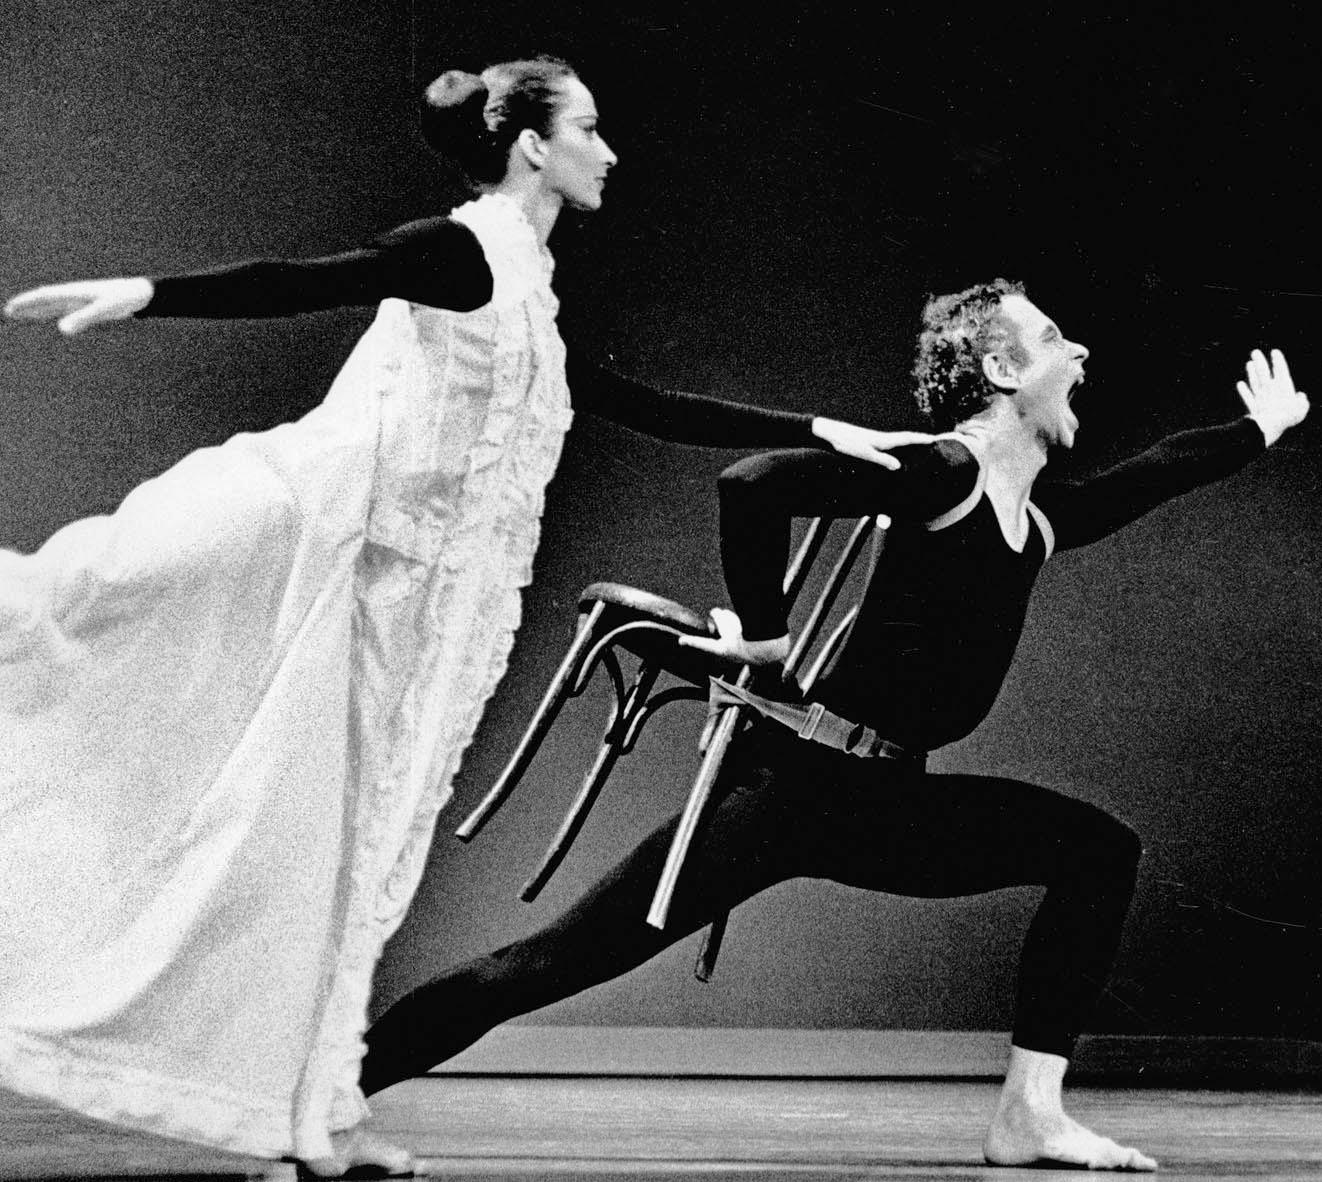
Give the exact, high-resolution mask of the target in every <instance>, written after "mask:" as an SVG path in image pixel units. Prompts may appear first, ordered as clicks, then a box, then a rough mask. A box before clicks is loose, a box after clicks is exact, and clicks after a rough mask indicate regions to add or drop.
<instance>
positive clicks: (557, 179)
mask: <svg viewBox="0 0 1322 1182" xmlns="http://www.w3.org/2000/svg"><path fill="white" fill-rule="evenodd" d="M559 90H560V94H561V99H560V106H559V109H558V110H557V111H556V114H555V119H554V122H553V123H552V124H551V133H550V135H549V136H547V137H546V138H545V139H544V140H543V141H542V143H543V144H544V145H545V148H546V156H545V157H544V159H543V163H542V183H543V184H544V185H546V186H547V187H548V188H549V189H550V190H551V191H552V192H554V193H558V194H559V195H560V196H561V197H562V198H563V199H564V201H565V203H566V204H567V205H571V206H573V207H574V208H575V209H600V208H601V191H602V188H603V187H604V186H605V184H606V173H607V172H608V171H609V170H610V168H611V166H612V165H613V164H614V163H615V160H616V156H615V153H614V152H612V151H611V150H610V146H609V145H608V144H607V143H606V141H605V140H604V139H602V138H601V136H600V135H598V134H597V104H596V103H595V102H594V101H593V99H592V92H591V91H590V90H589V89H588V88H587V87H586V86H584V85H583V83H582V82H580V81H579V80H578V79H577V78H565V79H564V80H563V81H562V82H561V83H560V86H559Z"/></svg>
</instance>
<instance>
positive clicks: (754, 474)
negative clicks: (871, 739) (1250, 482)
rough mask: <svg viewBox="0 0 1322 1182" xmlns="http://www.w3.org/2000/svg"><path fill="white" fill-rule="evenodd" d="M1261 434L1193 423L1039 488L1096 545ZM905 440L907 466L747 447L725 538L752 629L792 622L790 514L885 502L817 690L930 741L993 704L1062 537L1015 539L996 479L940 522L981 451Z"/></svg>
mask: <svg viewBox="0 0 1322 1182" xmlns="http://www.w3.org/2000/svg"><path fill="white" fill-rule="evenodd" d="M1264 446H1265V444H1264V440H1263V436H1262V432H1261V431H1260V430H1259V428H1258V426H1257V425H1256V424H1255V423H1254V422H1252V420H1250V419H1247V418H1244V419H1240V420H1238V421H1237V422H1233V423H1229V424H1226V425H1224V426H1218V427H1212V428H1206V429H1200V430H1194V431H1186V432H1183V433H1181V434H1178V435H1173V436H1171V437H1169V438H1167V439H1165V440H1163V441H1161V442H1160V443H1158V444H1156V445H1155V446H1154V447H1152V448H1149V449H1148V450H1147V451H1144V452H1142V453H1141V454H1139V455H1137V456H1134V457H1133V458H1131V459H1128V460H1126V461H1124V462H1122V463H1120V464H1118V465H1116V466H1115V467H1113V468H1110V469H1108V470H1106V471H1104V472H1102V473H1100V474H1099V475H1096V476H1094V477H1092V478H1090V479H1085V480H1075V481H1067V482H1060V481H1054V482H1053V481H1047V480H1045V479H1042V480H1040V481H1039V483H1038V484H1037V485H1035V486H1034V491H1033V504H1034V505H1036V506H1037V507H1038V508H1039V509H1040V510H1041V511H1042V513H1043V514H1044V516H1045V518H1046V520H1047V522H1048V526H1049V528H1050V529H1051V531H1052V533H1053V534H1054V542H1055V546H1056V547H1057V548H1061V549H1065V548H1069V547H1074V546H1082V545H1086V544H1087V543H1089V542H1092V541H1095V540H1096V539H1098V538H1101V537H1104V536H1105V535H1107V534H1109V533H1111V532H1113V531H1114V530H1116V529H1119V528H1120V527H1121V526H1123V525H1125V524H1127V523H1128V522H1131V521H1133V520H1135V519H1136V518H1138V517H1140V516H1142V515H1143V514H1144V513H1146V512H1147V511H1148V510H1150V509H1152V508H1154V507H1155V506H1156V505H1158V504H1160V503H1161V502H1162V501H1165V500H1168V499H1170V498H1171V497H1175V496H1178V495H1180V494H1181V493H1184V492H1187V491H1188V490H1190V489H1192V488H1196V487H1198V486H1199V485H1202V484H1206V483H1208V482H1210V481H1213V480H1216V479H1218V478H1219V477H1222V476H1225V475H1227V474H1229V473H1231V472H1233V471H1235V470H1236V469H1238V468H1240V467H1241V466H1243V465H1244V464H1246V463H1247V462H1248V461H1249V460H1251V459H1252V458H1253V457H1255V456H1257V455H1259V454H1260V453H1261V452H1262V451H1263V449H1264ZM896 455H897V456H898V457H899V458H900V459H901V461H902V462H903V467H902V468H900V469H899V470H898V471H888V470H886V469H883V468H877V467H874V466H871V465H863V464H858V463H855V462H854V461H851V460H848V459H845V458H843V457H837V456H828V455H822V454H813V453H810V452H803V451H795V452H774V453H768V454H765V455H761V456H755V457H750V458H749V459H747V460H744V461H741V462H740V463H739V464H737V465H735V466H734V467H732V468H731V469H728V470H727V473H726V474H725V475H724V476H723V477H722V479H721V552H722V560H723V563H724V567H725V575H726V584H727V586H728V588H729V591H730V596H731V600H732V602H733V605H734V608H735V611H736V612H737V614H738V615H739V616H740V618H741V620H742V621H743V624H744V634H745V635H746V636H747V637H748V638H749V639H765V638H768V637H773V636H780V635H783V634H784V633H785V631H786V630H787V615H786V612H787V605H786V603H785V602H784V596H783V594H782V591H781V579H782V576H783V573H784V569H785V560H786V554H787V550H788V545H789V529H790V519H791V518H792V517H795V516H803V517H809V516H828V517H852V516H863V515H865V514H868V515H870V514H878V513H884V514H886V515H888V516H889V517H890V518H891V519H892V523H893V524H892V526H891V529H890V531H889V533H888V535H887V538H886V544H885V548H884V550H883V553H882V556H881V559H880V561H879V563H878V566H877V570H876V572H875V573H874V575H873V577H872V580H871V583H870V584H869V587H868V590H867V593H866V594H865V596H864V600H863V603H862V604H861V606H860V610H859V614H858V617H857V620H856V621H855V624H854V627H853V630H852V631H851V633H850V636H849V639H848V642H847V644H846V645H845V646H844V648H843V649H842V651H841V652H840V653H839V654H837V656H836V658H835V660H834V661H833V663H832V665H831V666H830V668H829V669H828V670H827V671H826V673H825V674H824V676H823V677H822V679H821V680H820V682H819V683H818V685H817V687H816V688H815V689H814V691H813V697H814V699H816V700H818V701H821V702H823V703H824V704H825V705H826V706H827V707H829V708H830V709H832V710H834V711H835V712H837V713H838V714H841V715H843V716H845V717H846V718H850V719H853V720H854V721H857V722H864V723H867V724H868V725H870V726H872V727H874V728H875V729H876V730H877V731H878V732H879V733H880V734H881V735H883V736H884V737H886V738H888V739H890V740H892V741H893V742H896V743H900V744H901V745H903V746H906V747H909V748H911V749H914V750H932V749H934V748H936V747H939V746H942V745H944V744H946V743H950V742H954V741H955V740H957V739H960V738H963V737H964V736H965V735H967V734H969V733H970V732H971V731H972V730H973V729H974V728H975V727H976V726H977V725H978V724H979V723H980V722H981V721H982V720H983V718H985V717H986V715H987V713H988V711H989V710H990V709H991V707H992V704H993V702H994V701H995V699H996V695H997V694H998V693H999V691H1000V687H1001V683H1002V682H1003V680H1004V678H1005V675H1006V672H1007V671H1008V669H1009V666H1010V662H1011V660H1012V658H1013V656H1014V652H1015V648H1016V646H1017V645H1018V642H1019V636H1020V633H1021V632H1022V630H1023V625H1024V619H1025V615H1026V613H1027V609H1028V599H1029V595H1030V594H1031V592H1032V589H1033V584H1034V581H1035V580H1036V578H1037V574H1038V572H1039V570H1040V569H1041V567H1042V564H1043V562H1044V561H1045V559H1046V557H1047V553H1048V547H1049V545H1050V539H1048V538H1047V537H1046V536H1045V534H1044V533H1043V529H1042V527H1041V525H1040V524H1039V523H1038V521H1037V520H1036V519H1034V518H1031V517H1030V521H1031V526H1030V530H1029V535H1028V539H1027V542H1026V544H1025V545H1024V548H1023V550H1022V551H1016V550H1014V549H1013V548H1012V547H1011V546H1010V544H1009V543H1008V542H1007V540H1006V538H1005V536H1004V534H1003V533H1002V530H1001V526H1000V523H999V521H998V519H997V516H996V512H995V509H994V508H993V507H992V503H991V501H990V500H989V499H988V498H987V496H986V494H985V493H983V494H982V495H981V496H979V497H978V499H977V501H976V502H975V503H974V505H973V507H972V509H971V510H969V512H968V513H967V514H966V515H964V516H963V517H961V518H960V519H959V520H957V521H956V522H955V523H954V524H951V525H949V526H947V527H945V528H943V529H936V530H931V529H928V528H927V523H928V522H930V521H932V520H933V519H934V518H936V517H938V516H940V515H941V514H943V513H945V512H947V511H949V510H951V509H952V508H954V507H956V506H959V505H961V504H962V503H963V502H964V501H966V500H967V499H968V498H970V497H971V495H972V494H973V493H974V491H975V490H976V489H977V487H978V461H977V460H976V459H975V458H974V457H973V455H972V454H971V453H970V452H969V451H968V450H967V449H966V448H965V447H964V446H963V445H962V444H960V443H958V442H955V441H953V440H941V441H939V442H936V443H932V444H915V445H910V446H908V447H904V448H900V449H897V451H896Z"/></svg>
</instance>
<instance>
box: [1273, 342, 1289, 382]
mask: <svg viewBox="0 0 1322 1182" xmlns="http://www.w3.org/2000/svg"><path fill="white" fill-rule="evenodd" d="M1272 371H1273V372H1274V373H1275V375H1276V380H1277V381H1278V382H1285V383H1286V384H1287V385H1288V386H1289V387H1290V388H1291V389H1293V388H1294V378H1292V377H1291V376H1290V366H1289V365H1288V364H1287V363H1286V360H1285V354H1284V353H1282V352H1281V351H1280V350H1279V349H1273V350H1272Z"/></svg>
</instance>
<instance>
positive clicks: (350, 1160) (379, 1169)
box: [303, 1129, 417, 1178]
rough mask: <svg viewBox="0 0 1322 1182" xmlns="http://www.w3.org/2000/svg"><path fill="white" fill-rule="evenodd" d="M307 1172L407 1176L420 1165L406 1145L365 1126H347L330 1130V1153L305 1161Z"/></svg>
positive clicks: (323, 1175) (327, 1175) (325, 1175)
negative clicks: (390, 1139) (393, 1143)
mask: <svg viewBox="0 0 1322 1182" xmlns="http://www.w3.org/2000/svg"><path fill="white" fill-rule="evenodd" d="M303 1166H304V1167H305V1168H306V1169H307V1171H308V1173H310V1174H315V1175H316V1176H317V1177H318V1178H343V1177H344V1176H345V1175H346V1174H348V1173H349V1172H350V1171H353V1174H354V1176H355V1177H360V1178H361V1177H369V1176H370V1177H377V1178H400V1177H408V1176H410V1175H411V1174H413V1173H414V1172H415V1171H416V1169H417V1163H416V1162H415V1161H414V1160H413V1155H412V1154H411V1153H409V1151H408V1150H407V1149H401V1148H400V1147H399V1146H398V1145H391V1144H390V1143H389V1142H388V1141H383V1140H381V1138H380V1137H377V1136H375V1135H374V1134H372V1133H367V1132H364V1131H363V1130H362V1129H345V1130H344V1131H343V1132H339V1133H332V1134H331V1156H330V1157H318V1158H315V1159H313V1160H311V1161H305V1162H304V1163H303Z"/></svg>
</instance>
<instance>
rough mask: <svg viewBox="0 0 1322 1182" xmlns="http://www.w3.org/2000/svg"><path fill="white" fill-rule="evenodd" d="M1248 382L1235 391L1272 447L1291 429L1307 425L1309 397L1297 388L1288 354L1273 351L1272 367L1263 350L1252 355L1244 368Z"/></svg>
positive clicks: (1238, 383)
mask: <svg viewBox="0 0 1322 1182" xmlns="http://www.w3.org/2000/svg"><path fill="white" fill-rule="evenodd" d="M1244 371H1245V373H1246V374H1247V376H1248V381H1247V382H1237V383H1236V384H1235V388H1236V389H1237V390H1238V391H1239V396H1240V397H1241V398H1242V399H1243V400H1244V405H1245V406H1246V407H1248V411H1249V418H1251V419H1252V420H1253V421H1254V422H1255V423H1257V424H1258V426H1259V427H1261V428H1262V434H1263V436H1264V437H1265V438H1266V440H1267V446H1268V447H1271V445H1272V444H1273V443H1275V442H1276V441H1277V440H1278V439H1279V438H1280V437H1281V436H1282V435H1284V434H1285V432H1286V431H1288V430H1289V429H1290V428H1291V427H1294V426H1297V425H1298V424H1300V423H1302V422H1303V421H1304V416H1305V415H1306V414H1308V395H1307V394H1305V393H1304V392H1303V391H1302V390H1296V389H1295V388H1294V379H1293V378H1291V377H1290V367H1289V366H1288V365H1286V364H1285V354H1284V353H1282V352H1281V351H1280V350H1279V349H1273V350H1272V359H1271V364H1270V365H1269V364H1268V363H1267V358H1265V357H1264V356H1263V355H1262V350H1261V349H1254V350H1253V352H1252V353H1250V354H1249V360H1248V364H1247V365H1245V366H1244Z"/></svg>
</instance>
